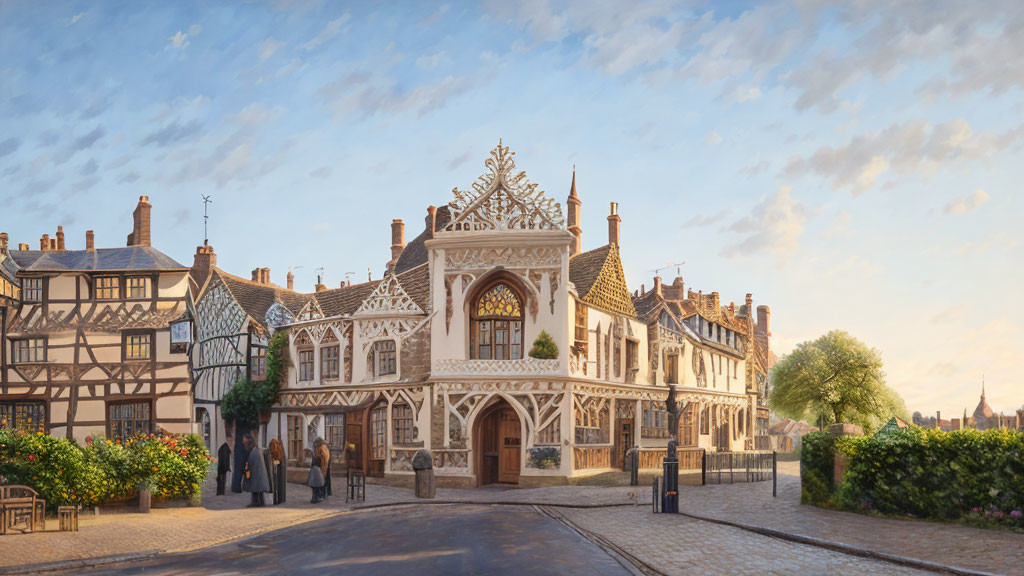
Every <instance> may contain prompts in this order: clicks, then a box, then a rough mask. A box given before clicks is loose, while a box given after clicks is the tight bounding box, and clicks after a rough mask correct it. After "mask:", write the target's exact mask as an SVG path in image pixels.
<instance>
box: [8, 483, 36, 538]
mask: <svg viewBox="0 0 1024 576" xmlns="http://www.w3.org/2000/svg"><path fill="white" fill-rule="evenodd" d="M37 525H38V526H39V528H38V529H41V530H46V500H43V499H42V498H40V497H39V493H38V492H36V491H35V490H33V489H31V488H29V487H28V486H0V534H6V533H7V531H8V530H18V531H20V532H21V533H25V532H34V531H36V530H37V528H36V526H37Z"/></svg>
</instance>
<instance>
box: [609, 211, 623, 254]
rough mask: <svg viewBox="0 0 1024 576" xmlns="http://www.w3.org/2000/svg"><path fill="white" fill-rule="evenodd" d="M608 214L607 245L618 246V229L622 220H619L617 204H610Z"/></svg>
mask: <svg viewBox="0 0 1024 576" xmlns="http://www.w3.org/2000/svg"><path fill="white" fill-rule="evenodd" d="M610 204H611V207H610V208H611V209H610V213H609V214H608V243H609V244H613V245H615V246H618V245H619V228H620V224H621V222H622V218H619V203H618V202H611V203H610Z"/></svg>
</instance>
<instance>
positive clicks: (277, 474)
mask: <svg viewBox="0 0 1024 576" xmlns="http://www.w3.org/2000/svg"><path fill="white" fill-rule="evenodd" d="M263 456H264V459H265V460H266V463H267V472H268V474H267V476H268V477H269V479H270V491H271V492H273V493H274V505H275V506H276V505H278V504H281V503H283V502H284V501H285V491H286V486H287V485H288V461H287V460H286V459H285V454H284V445H283V444H281V441H280V440H278V439H277V438H274V439H272V440H271V441H270V444H269V445H268V446H267V451H266V452H264V453H263Z"/></svg>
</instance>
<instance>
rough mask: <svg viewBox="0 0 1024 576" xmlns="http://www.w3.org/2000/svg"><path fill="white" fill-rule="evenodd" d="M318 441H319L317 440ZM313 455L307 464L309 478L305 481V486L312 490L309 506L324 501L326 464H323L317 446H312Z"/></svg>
mask: <svg viewBox="0 0 1024 576" xmlns="http://www.w3.org/2000/svg"><path fill="white" fill-rule="evenodd" d="M318 441H319V440H318ZM313 446H314V447H313V453H312V454H310V458H309V460H310V462H309V477H308V478H307V479H306V485H308V486H309V487H310V488H312V489H313V497H312V498H311V499H310V501H309V502H310V504H316V503H317V502H319V501H321V500H323V499H324V497H323V490H324V472H323V471H324V470H325V469H326V462H323V460H322V455H321V454H320V450H319V446H318V445H317V444H315V443H314V444H313Z"/></svg>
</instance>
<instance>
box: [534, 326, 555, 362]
mask: <svg viewBox="0 0 1024 576" xmlns="http://www.w3.org/2000/svg"><path fill="white" fill-rule="evenodd" d="M530 358H539V359H541V360H555V359H557V358H558V345H557V344H555V340H554V338H552V337H551V335H550V334H548V333H547V332H546V331H544V330H541V331H540V334H539V335H538V336H537V339H536V340H534V341H533V348H530Z"/></svg>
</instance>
